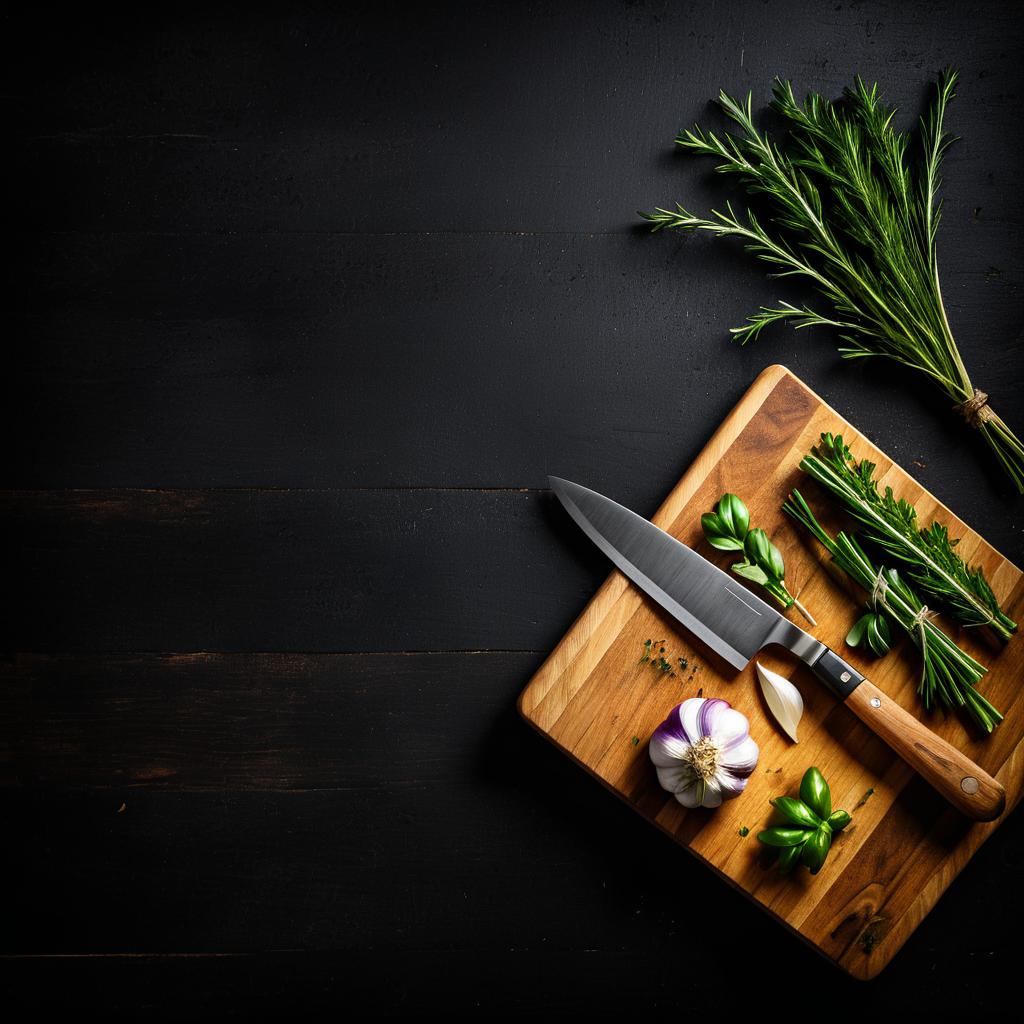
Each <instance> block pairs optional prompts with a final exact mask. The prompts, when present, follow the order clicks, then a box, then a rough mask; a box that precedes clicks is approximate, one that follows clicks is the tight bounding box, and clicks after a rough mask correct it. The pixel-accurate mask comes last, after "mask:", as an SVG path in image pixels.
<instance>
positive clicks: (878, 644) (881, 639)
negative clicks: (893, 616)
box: [867, 615, 892, 658]
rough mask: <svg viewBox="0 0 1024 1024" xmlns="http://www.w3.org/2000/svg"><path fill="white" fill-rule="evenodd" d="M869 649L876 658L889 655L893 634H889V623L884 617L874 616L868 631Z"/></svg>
mask: <svg viewBox="0 0 1024 1024" xmlns="http://www.w3.org/2000/svg"><path fill="white" fill-rule="evenodd" d="M867 641H868V647H870V648H871V651H872V653H873V654H874V655H875V656H876V657H879V658H880V657H881V656H882V655H883V654H888V652H889V648H890V647H892V634H891V633H890V632H889V623H888V621H887V620H886V618H885V616H884V615H872V616H871V621H870V622H869V623H868V629H867Z"/></svg>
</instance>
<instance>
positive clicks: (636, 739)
mask: <svg viewBox="0 0 1024 1024" xmlns="http://www.w3.org/2000/svg"><path fill="white" fill-rule="evenodd" d="M629 742H630V743H632V744H633V746H634V747H635V746H636V745H637V744H638V743H639V742H640V737H639V736H634V737H633V738H632V739H631V740H630V741H629Z"/></svg>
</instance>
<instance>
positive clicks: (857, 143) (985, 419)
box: [641, 71, 1024, 493]
mask: <svg viewBox="0 0 1024 1024" xmlns="http://www.w3.org/2000/svg"><path fill="white" fill-rule="evenodd" d="M956 80H957V75H956V73H955V72H953V71H945V72H944V73H943V74H942V76H941V77H940V79H939V82H938V88H937V93H936V96H935V99H934V101H933V103H932V105H931V107H930V109H929V110H928V111H927V113H926V114H925V116H924V117H922V118H921V122H920V132H919V139H918V143H919V146H918V148H919V150H920V155H919V156H918V157H917V159H915V160H912V159H911V157H910V151H911V138H910V135H909V134H908V133H906V132H900V131H897V130H895V129H894V128H893V125H892V122H893V116H894V114H895V110H894V109H893V108H890V107H887V106H885V105H884V104H883V103H882V102H881V101H880V99H879V93H878V87H877V85H873V86H871V87H870V88H868V87H867V86H866V85H865V84H864V82H863V81H862V80H861V79H860V77H859V76H858V77H857V79H856V81H855V83H854V86H853V88H852V89H847V90H846V91H845V93H844V102H842V103H833V102H831V101H829V100H827V99H825V98H824V97H823V96H820V95H818V94H816V93H811V94H810V95H809V96H808V97H807V99H806V101H805V102H804V104H803V105H802V106H801V105H800V104H799V103H798V102H797V100H796V98H795V96H794V95H793V88H792V86H791V84H790V83H789V82H784V81H782V80H780V79H776V80H775V86H774V99H773V101H772V104H771V106H772V108H773V109H774V110H775V111H776V112H777V113H778V114H779V115H781V117H782V119H783V122H784V123H785V125H786V127H787V129H788V132H787V134H786V136H785V138H784V140H783V141H782V142H777V141H775V140H773V139H771V138H769V136H768V135H767V134H765V133H763V132H761V131H759V130H758V129H757V128H756V127H755V125H754V121H753V113H752V109H751V96H750V94H749V93H748V95H747V99H746V102H745V103H742V102H740V101H739V100H738V99H734V98H733V97H731V96H729V95H727V94H726V93H725V92H722V93H720V95H719V103H720V104H721V106H722V109H723V110H724V111H725V113H726V115H727V116H728V117H729V118H730V119H731V120H732V121H734V122H735V123H736V124H737V125H739V128H740V132H739V134H731V133H725V134H723V135H722V136H721V137H719V136H718V135H716V134H715V133H714V132H711V131H705V130H704V129H702V128H701V127H700V126H699V125H695V126H694V127H693V128H692V129H689V130H687V131H684V132H682V133H681V134H680V135H679V136H678V137H677V139H676V142H677V143H678V144H679V145H680V146H682V147H684V148H685V149H688V150H690V151H691V152H694V153H698V154H703V155H706V156H713V157H715V158H716V159H718V160H719V161H720V163H719V164H718V166H717V168H716V170H718V171H720V172H721V173H723V174H735V175H737V176H738V177H739V179H740V181H741V182H742V184H743V185H744V187H745V188H746V191H747V192H749V193H751V194H752V195H756V196H757V197H758V198H759V200H761V201H762V202H763V204H764V206H765V207H766V208H767V210H768V211H769V217H770V220H768V221H767V222H764V223H763V222H762V220H761V219H759V218H758V217H757V216H756V215H755V213H754V212H753V211H752V210H747V212H746V216H745V217H742V216H740V215H738V214H737V213H736V212H735V211H734V210H733V207H732V204H731V203H727V204H726V208H725V212H720V211H718V210H712V211H711V216H710V217H709V218H706V217H699V216H697V215H695V214H693V213H691V212H690V211H689V210H687V209H686V208H685V207H683V206H682V205H681V204H678V203H677V204H676V209H675V210H665V209H661V208H660V207H659V208H657V209H655V210H654V211H653V212H652V213H641V216H643V217H644V218H646V219H647V220H648V221H650V222H651V224H652V225H653V227H652V230H654V231H657V230H659V229H661V228H666V227H668V228H680V229H683V230H688V231H698V230H700V231H708V232H711V233H712V234H714V235H719V236H730V235H731V236H735V237H737V238H741V239H743V240H744V241H745V243H746V246H745V247H746V249H747V251H749V252H751V253H753V254H754V255H755V256H757V257H759V258H760V259H762V260H765V261H766V262H768V263H770V264H771V265H772V266H773V268H775V269H774V272H773V273H772V274H771V276H772V277H803V278H805V279H808V280H809V281H810V282H811V283H812V285H813V286H814V288H815V289H816V290H817V291H818V292H819V293H820V294H821V295H822V296H823V298H824V299H825V301H826V303H827V305H828V308H827V309H824V310H822V311H821V312H818V311H815V310H813V309H811V308H810V307H809V306H806V305H805V306H794V305H791V304H790V303H788V302H780V303H779V305H778V306H777V307H762V308H761V309H760V310H759V311H758V312H757V313H755V314H754V315H753V316H751V317H749V318H748V322H747V324H746V325H745V326H743V327H737V328H733V329H732V333H733V334H734V336H735V337H736V338H737V339H738V340H739V341H740V342H741V343H746V342H748V341H751V340H753V339H754V338H756V337H757V336H758V334H760V332H761V331H762V330H763V329H764V328H765V327H766V326H767V325H768V324H771V323H775V322H777V321H784V320H788V321H790V322H791V323H792V324H793V326H794V327H796V328H798V329H799V328H802V327H810V326H812V325H815V324H821V325H825V326H829V327H833V328H835V329H836V330H837V331H838V332H839V335H840V337H841V339H842V340H843V342H845V344H844V346H843V347H841V348H840V350H839V351H840V353H841V354H842V355H843V356H844V357H845V358H847V359H859V358H864V357H867V356H883V357H885V358H888V359H892V360H895V361H896V362H898V363H902V364H903V365H905V366H909V367H911V368H912V369H914V370H918V371H920V372H921V373H923V374H925V375H926V376H927V377H928V378H929V379H930V380H931V381H933V382H934V383H935V384H936V385H938V386H939V387H940V388H942V389H943V391H945V393H946V394H947V395H948V396H949V397H950V398H951V399H952V400H953V401H954V402H955V403H956V404H955V406H954V408H955V409H956V411H957V412H958V413H959V414H960V415H961V416H963V417H964V419H965V420H967V422H968V423H969V424H970V425H971V426H973V427H975V428H976V429H977V430H979V431H980V432H981V434H982V436H983V437H984V438H985V440H986V441H987V442H988V444H989V445H990V446H991V448H992V450H993V451H994V452H995V454H996V456H997V457H998V458H999V460H1000V462H1001V463H1002V465H1003V467H1004V469H1005V470H1006V472H1007V473H1009V475H1010V477H1011V478H1012V480H1013V482H1014V484H1015V485H1016V487H1017V489H1018V490H1020V491H1021V492H1022V493H1024V446H1022V445H1021V442H1020V440H1019V439H1018V438H1017V437H1016V436H1015V435H1014V433H1013V432H1012V431H1011V430H1010V428H1009V427H1008V426H1007V425H1006V424H1005V423H1004V422H1003V421H1002V419H1001V418H1000V417H999V416H998V415H997V414H996V413H995V412H994V411H993V410H992V408H991V407H990V406H989V404H988V395H986V394H985V393H984V392H983V391H981V390H979V389H976V388H975V387H974V386H973V384H972V383H971V379H970V376H969V375H968V373H967V370H966V368H965V367H964V364H963V360H962V359H961V358H960V353H959V352H958V350H957V347H956V342H955V341H954V340H953V335H952V332H951V330H950V326H949V321H948V319H947V317H946V311H945V308H944V307H943V303H942V294H941V292H940V289H939V268H938V259H937V255H936V244H935V240H936V233H937V231H938V226H939V214H940V208H941V202H940V200H939V199H938V196H937V193H938V189H939V166H940V164H941V162H942V157H943V154H944V153H945V151H946V149H947V148H948V147H949V145H950V143H951V142H952V137H951V136H950V135H948V134H947V133H946V131H945V130H944V128H943V118H944V115H945V112H946V105H947V103H948V102H949V101H950V99H952V97H953V95H954V91H953V90H954V87H955V85H956Z"/></svg>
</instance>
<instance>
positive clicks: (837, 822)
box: [828, 811, 853, 832]
mask: <svg viewBox="0 0 1024 1024" xmlns="http://www.w3.org/2000/svg"><path fill="white" fill-rule="evenodd" d="M852 820H853V819H852V818H851V817H850V814H849V812H848V811H833V812H832V813H831V814H830V815H829V816H828V823H829V825H830V826H831V828H832V831H833V832H841V831H842V830H843V829H844V828H846V826H847V825H849V824H850V822H851V821H852Z"/></svg>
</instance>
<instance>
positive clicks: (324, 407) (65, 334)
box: [5, 210, 1024, 546]
mask: <svg viewBox="0 0 1024 1024" xmlns="http://www.w3.org/2000/svg"><path fill="white" fill-rule="evenodd" d="M944 230H945V231H946V233H947V236H948V240H949V243H950V245H951V246H952V247H953V248H952V250H951V251H953V252H955V253H956V259H955V260H952V259H951V260H949V261H948V262H947V263H946V266H945V268H944V281H945V286H946V291H947V294H948V296H949V305H950V315H951V317H952V321H953V325H954V329H955V331H956V333H957V335H958V337H959V338H960V340H961V345H962V347H963V353H964V358H965V360H966V362H967V364H968V365H969V366H970V367H971V370H972V372H973V374H974V378H975V380H976V381H977V382H978V383H979V385H981V386H983V387H985V388H986V389H987V390H988V391H989V392H990V393H991V395H992V402H993V404H994V405H995V406H996V407H997V408H999V409H1001V410H1002V412H1003V415H1004V416H1005V417H1006V418H1007V420H1008V421H1010V422H1011V423H1015V424H1017V425H1018V427H1019V429H1021V430H1022V431H1024V405H1022V396H1024V360H1022V359H1021V353H1022V344H1024V341H1022V340H1021V336H1020V335H1019V324H1018V318H1019V300H1018V296H1017V292H1016V289H1015V286H1014V285H1013V284H1012V281H1013V280H1017V279H1019V278H1020V276H1021V272H1022V270H1024V247H1022V243H1021V237H1022V236H1021V234H1020V232H1019V231H1018V229H1017V224H1016V222H1015V221H1014V220H1012V219H1007V220H1005V221H1003V220H1000V221H997V222H994V223H983V222H980V221H976V220H974V219H973V217H972V216H971V215H970V214H969V213H968V212H967V211H965V210H960V211H948V214H947V218H946V223H945V225H944ZM996 252H998V253H999V254H1000V259H1001V265H1002V266H1004V267H1006V268H1007V274H1006V276H1005V277H992V276H991V275H990V274H989V273H988V272H989V270H990V261H991V260H992V259H993V258H994V256H993V254H994V253H996ZM26 256H27V265H26V268H25V269H26V277H27V278H28V279H29V280H30V282H31V283H30V284H28V285H26V288H25V291H24V293H23V294H22V295H21V296H20V298H19V302H21V303H22V308H24V309H25V310H26V311H27V312H26V315H25V316H24V317H23V318H22V320H21V325H22V326H21V332H22V333H21V334H20V335H19V336H18V340H19V345H18V349H19V355H18V360H19V363H20V367H19V375H18V388H17V390H16V393H15V394H14V395H13V396H12V402H11V403H10V405H9V406H7V407H6V408H5V412H6V414H7V417H8V419H9V430H10V432H11V434H12V436H16V437H18V439H19V443H18V445H17V447H16V449H15V451H14V452H13V453H12V455H11V458H10V460H9V473H8V476H7V484H8V486H10V485H15V486H25V487H53V486H61V487H63V486H124V485H131V486H161V487H167V486H224V485H226V486H249V485H256V486H261V485H266V484H271V485H275V486H282V485H283V486H307V485H308V486H338V485H340V486H352V485H355V486H392V485H396V484H398V485H409V484H416V485H426V486H437V485H442V486H480V487H490V486H513V487H520V486H532V487H540V486H544V485H545V483H546V479H545V478H546V474H547V473H555V474H556V475H561V476H568V477H574V478H577V479H581V480H584V481H586V482H588V483H590V485H591V486H594V487H596V488H598V489H599V490H603V491H605V492H606V493H612V494H617V495H619V496H621V497H622V498H623V500H628V501H633V502H635V503H640V504H644V505H653V504H656V503H657V502H658V501H659V500H660V499H661V497H662V496H663V495H664V493H665V492H666V491H667V490H668V489H669V488H670V487H671V486H672V485H673V484H674V483H675V481H676V480H677V479H678V477H679V476H680V474H681V473H682V472H683V470H684V469H685V468H686V466H687V465H689V463H690V462H691V461H692V459H693V457H694V456H695V455H696V453H697V452H698V451H699V450H700V448H701V447H702V446H703V444H704V443H705V442H706V440H707V438H708V437H709V436H710V435H711V433H712V432H713V431H714V429H715V428H716V427H717V426H718V424H719V422H720V421H721V419H722V418H723V417H724V416H725V415H726V413H727V412H728V410H729V409H730V408H731V407H732V406H733V405H734V404H735V402H736V401H737V400H738V399H739V397H740V396H741V395H742V393H743V392H744V390H745V389H746V388H747V386H748V385H749V384H750V382H751V381H752V380H753V378H754V376H755V375H756V374H757V372H758V371H759V370H760V369H761V368H763V367H764V366H765V365H767V364H768V363H770V362H774V361H783V362H785V363H787V365H789V366H790V367H791V368H792V369H793V370H794V371H795V372H797V373H798V374H799V375H801V376H802V377H803V378H804V379H805V380H807V381H808V382H809V383H810V384H811V385H812V386H813V387H815V388H816V389H817V390H818V391H819V392H820V393H821V394H822V396H823V397H824V398H825V399H826V401H829V402H831V403H832V404H833V405H834V406H835V407H836V409H837V410H838V411H839V412H840V413H841V414H843V415H844V416H846V417H847V418H848V419H849V420H850V421H851V422H853V423H854V424H856V425H857V426H858V427H859V428H860V429H861V430H863V431H864V432H865V433H867V434H868V435H869V436H870V437H872V438H873V439H874V440H875V441H876V442H877V443H878V444H879V445H880V446H881V447H882V448H883V450H885V451H887V452H888V453H889V454H891V455H892V456H893V457H894V458H896V459H897V460H899V461H901V462H902V464H903V465H904V467H905V468H907V469H908V470H910V471H911V472H913V473H915V474H916V475H918V476H919V477H920V479H921V480H922V482H923V483H924V484H925V485H926V486H928V487H930V488H931V489H933V490H935V491H936V493H937V494H938V496H939V497H940V498H942V499H943V500H945V501H946V502H947V503H948V504H949V505H950V507H952V508H954V509H955V510H956V511H957V512H958V513H959V514H960V515H961V516H963V517H964V518H965V519H966V520H967V521H968V522H971V523H972V524H973V525H974V526H975V527H976V528H978V529H980V530H981V531H982V532H984V533H986V534H988V532H989V530H990V529H992V530H995V531H996V533H995V535H994V536H992V537H991V539H992V541H993V542H994V543H996V544H997V546H998V545H1000V544H1002V545H1004V546H1005V545H1006V544H1007V543H1009V541H1008V539H1007V535H1003V536H1000V535H999V533H998V530H999V526H1000V524H999V523H998V522H996V523H993V522H992V516H991V509H992V507H993V501H994V500H999V499H998V497H997V496H998V495H1000V494H1004V493H1005V488H1006V485H1005V484H1004V483H1003V480H1002V475H1001V471H1000V470H998V469H997V468H996V466H995V465H994V459H993V458H992V457H991V456H990V455H989V453H988V452H987V450H985V449H984V446H983V445H981V444H980V443H979V442H977V438H975V437H973V436H970V431H969V430H968V429H967V427H966V426H965V425H964V424H963V423H962V422H961V421H960V420H959V419H958V418H957V417H954V416H952V415H950V410H949V408H948V406H949V403H948V401H947V400H946V399H945V398H944V397H942V396H941V395H940V393H939V392H938V391H935V392H934V393H933V392H929V391H928V390H927V389H926V388H925V387H922V381H921V379H920V378H919V377H916V376H911V375H910V374H909V373H900V372H893V369H892V368H891V367H886V366H885V365H884V364H877V365H875V366H870V365H851V364H848V363H845V362H843V361H842V360H840V359H839V357H838V356H837V354H836V351H835V348H836V344H837V342H836V339H835V338H834V336H832V335H831V334H830V333H828V332H826V331H824V330H815V329H811V330H804V331H800V332H799V333H794V332H792V331H790V330H788V329H778V330H776V331H775V333H774V334H772V333H771V332H768V333H767V334H766V335H764V336H763V337H762V338H761V339H760V340H759V341H758V342H757V343H755V344H753V345H750V346H747V347H746V348H740V347H739V346H737V345H735V344H734V343H733V342H732V341H731V340H730V339H729V336H728V333H727V331H726V328H727V327H728V326H729V325H732V324H737V323H741V322H742V321H743V319H744V317H745V316H747V315H748V314H749V313H750V312H751V311H752V310H753V309H754V308H755V306H756V304H757V302H759V301H763V302H770V301H773V300H774V299H776V298H777V297H778V296H779V295H780V294H784V295H788V296H789V298H791V299H793V300H795V301H801V300H802V298H805V297H809V296H804V295H803V293H799V292H796V291H795V290H792V289H787V288H785V287H783V289H782V290H781V291H780V288H779V287H777V285H776V283H771V282H766V281H765V280H764V279H763V274H762V272H761V271H760V270H759V269H758V268H756V267H754V266H753V265H752V261H749V260H748V259H747V257H746V256H745V254H743V253H742V252H741V251H740V250H739V248H738V247H730V246H728V245H722V244H718V243H716V242H714V241H712V240H708V239H700V238H689V239H672V238H671V237H669V236H667V235H662V236H655V237H650V236H649V235H648V234H647V233H636V234H633V235H622V236H620V235H576V236H505V235H474V236H454V237H453V236H446V235H430V236H417V237H413V238H410V237H406V236H373V237H369V238H366V237H363V238H353V237H347V236H342V237H338V236H326V237H323V236H310V235H300V236H275V237H270V238H268V237H266V236H259V235H245V236H227V237H221V236H212V235H210V236H203V237H200V238H195V237H186V236H162V235H130V236H121V235H98V236H62V235H47V236H44V237H42V238H37V239H30V240H29V244H28V250H27V254H26ZM723 282H729V284H728V286H724V285H723ZM894 409H895V410H897V415H894V414H893V411H894ZM26 424H31V428H30V429H28V428H26ZM624 488H628V491H624Z"/></svg>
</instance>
